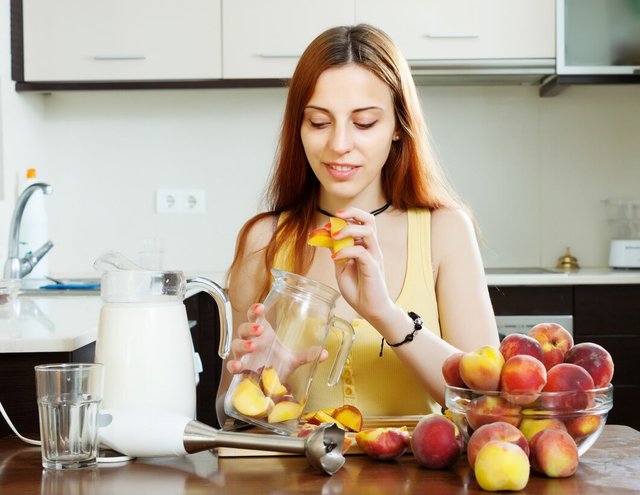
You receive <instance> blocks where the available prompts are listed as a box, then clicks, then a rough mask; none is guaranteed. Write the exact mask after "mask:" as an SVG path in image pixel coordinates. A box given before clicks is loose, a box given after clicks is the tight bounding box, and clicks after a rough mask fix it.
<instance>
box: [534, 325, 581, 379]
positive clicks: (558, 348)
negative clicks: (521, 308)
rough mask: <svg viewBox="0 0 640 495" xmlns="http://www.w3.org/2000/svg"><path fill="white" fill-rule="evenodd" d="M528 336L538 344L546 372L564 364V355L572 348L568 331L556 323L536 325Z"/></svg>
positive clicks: (571, 339) (571, 338)
mask: <svg viewBox="0 0 640 495" xmlns="http://www.w3.org/2000/svg"><path fill="white" fill-rule="evenodd" d="M528 335H529V337H533V338H534V339H536V340H537V341H538V342H539V343H540V346H541V347H542V362H543V363H544V367H545V368H547V371H549V370H550V369H551V368H552V367H554V366H555V365H556V364H559V363H562V362H564V355H565V354H566V353H567V352H568V351H569V349H570V348H571V347H572V346H573V337H572V336H571V334H570V333H569V331H568V330H567V329H566V328H564V327H563V326H562V325H559V324H557V323H538V324H537V325H535V326H534V327H533V328H532V329H531V330H529V334H528Z"/></svg>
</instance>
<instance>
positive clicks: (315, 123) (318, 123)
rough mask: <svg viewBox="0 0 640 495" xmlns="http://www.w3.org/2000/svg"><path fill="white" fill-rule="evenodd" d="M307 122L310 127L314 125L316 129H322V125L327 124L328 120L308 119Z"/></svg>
mask: <svg viewBox="0 0 640 495" xmlns="http://www.w3.org/2000/svg"><path fill="white" fill-rule="evenodd" d="M309 124H311V127H315V128H316V129H322V128H323V127H326V126H328V125H329V122H323V121H315V120H310V121H309Z"/></svg>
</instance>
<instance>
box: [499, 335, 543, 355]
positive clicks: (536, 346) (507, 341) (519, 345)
mask: <svg viewBox="0 0 640 495" xmlns="http://www.w3.org/2000/svg"><path fill="white" fill-rule="evenodd" d="M499 350H500V352H501V353H502V357H504V360H505V361H508V360H509V358H510V357H513V356H518V355H521V354H524V355H527V356H531V357H534V358H536V359H537V360H538V361H540V362H542V359H543V353H542V346H541V345H540V343H539V342H538V341H537V340H536V339H534V338H533V337H530V336H529V335H525V334H523V333H512V334H509V335H507V336H506V337H505V338H504V339H502V342H500V347H499Z"/></svg>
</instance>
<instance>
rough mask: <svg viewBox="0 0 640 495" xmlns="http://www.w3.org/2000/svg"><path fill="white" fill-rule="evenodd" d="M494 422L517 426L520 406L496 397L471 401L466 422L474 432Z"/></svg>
mask: <svg viewBox="0 0 640 495" xmlns="http://www.w3.org/2000/svg"><path fill="white" fill-rule="evenodd" d="M496 421H504V422H505V423H509V424H512V425H513V426H518V425H519V424H520V406H518V405H516V404H512V403H510V402H509V401H507V400H506V399H504V398H502V397H499V396H497V395H481V396H480V397H476V398H474V399H472V400H471V401H470V402H469V404H468V405H467V422H468V423H469V426H471V428H473V429H474V430H477V429H478V428H480V427H481V426H482V425H486V424H489V423H495V422H496Z"/></svg>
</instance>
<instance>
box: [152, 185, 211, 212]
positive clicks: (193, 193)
mask: <svg viewBox="0 0 640 495" xmlns="http://www.w3.org/2000/svg"><path fill="white" fill-rule="evenodd" d="M206 210H207V209H206V195H205V192H204V189H158V190H156V213H160V214H166V213H178V214H204V213H206Z"/></svg>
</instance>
